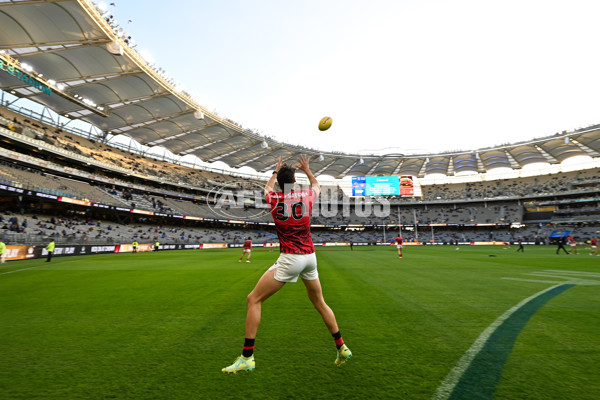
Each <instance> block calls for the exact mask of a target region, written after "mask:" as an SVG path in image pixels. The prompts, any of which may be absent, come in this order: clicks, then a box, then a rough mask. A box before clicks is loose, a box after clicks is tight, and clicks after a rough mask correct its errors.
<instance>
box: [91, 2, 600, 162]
mask: <svg viewBox="0 0 600 400" xmlns="http://www.w3.org/2000/svg"><path fill="white" fill-rule="evenodd" d="M97 3H99V2H97ZM106 3H107V4H109V3H110V2H106ZM114 4H115V5H114V6H110V5H109V6H108V10H109V11H111V12H112V13H113V14H114V16H115V18H116V19H117V21H118V23H119V25H121V26H122V27H123V28H124V29H125V30H126V31H127V33H128V34H129V35H131V36H132V38H133V39H134V40H135V42H136V44H137V49H138V51H140V52H144V53H148V54H150V55H151V57H152V59H153V61H154V62H155V63H156V65H157V66H158V67H161V68H163V69H164V70H166V71H167V72H168V73H169V74H170V75H171V76H172V77H173V78H174V79H175V80H176V81H178V82H179V83H181V85H182V88H183V89H184V90H185V91H187V92H188V93H190V94H192V95H193V96H194V97H196V98H197V99H198V101H199V103H200V104H201V105H202V106H204V107H205V108H206V109H208V110H210V111H216V112H217V113H218V114H219V115H220V116H222V117H227V118H229V119H232V120H234V121H236V122H237V123H238V124H240V125H242V126H243V127H244V128H250V129H253V130H255V131H257V132H259V133H261V134H263V135H268V136H270V137H272V138H274V139H276V140H280V141H284V142H287V143H291V144H300V145H303V146H307V147H310V148H314V149H319V150H322V151H343V152H347V153H353V154H357V153H358V154H398V153H400V154H423V153H436V152H444V151H453V150H468V149H476V148H484V147H492V146H495V145H501V144H505V143H510V142H516V141H522V140H528V139H533V138H537V137H544V136H548V135H552V134H554V133H557V132H560V131H563V130H571V129H575V128H579V127H584V126H588V125H592V124H597V123H600V113H599V112H598V111H599V110H600V96H598V93H600V74H599V72H598V71H600V68H599V67H600V51H599V50H598V37H599V35H598V28H597V19H598V16H599V15H600V2H598V1H580V0H569V1H554V0H545V1H538V0H519V1H514V0H503V1H486V0H453V1H443V0H439V1H435V0H430V1H428V0H421V1H419V0H390V1H387V0H369V1H357V0H339V1H338V0H319V1H315V0H303V1H280V0H253V1H248V0H218V1H217V0H213V1H205V0H173V1H170V2H164V1H157V0H145V1H143V2H140V1H134V0H120V1H115V2H114ZM129 21H131V22H129ZM324 116H329V117H331V118H332V119H333V125H332V127H331V128H330V129H329V130H328V131H326V132H320V131H319V130H318V129H317V125H318V122H319V120H320V119H321V118H322V117H324Z"/></svg>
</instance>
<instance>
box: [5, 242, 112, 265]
mask: <svg viewBox="0 0 600 400" xmlns="http://www.w3.org/2000/svg"><path fill="white" fill-rule="evenodd" d="M118 247H119V246H118V245H110V246H95V245H76V246H59V245H57V246H56V247H55V248H54V254H53V256H57V257H60V256H77V255H88V254H101V253H115V252H116V251H117V250H116V249H117V248H118ZM47 256H48V251H47V250H46V248H45V246H6V260H7V261H11V260H26V259H33V258H42V257H47Z"/></svg>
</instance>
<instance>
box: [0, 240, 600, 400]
mask: <svg viewBox="0 0 600 400" xmlns="http://www.w3.org/2000/svg"><path fill="white" fill-rule="evenodd" d="M515 250H516V248H515V247H513V248H511V249H508V250H503V249H502V248H501V247H500V246H496V247H483V246H482V247H474V246H471V247H468V246H463V247H461V250H460V251H455V250H454V247H453V246H444V247H441V246H440V247H431V246H422V247H408V248H406V249H405V257H404V258H403V259H402V260H399V259H398V258H397V256H396V254H395V252H396V249H395V248H392V247H389V248H373V247H362V248H358V247H355V250H354V251H352V252H351V251H349V250H348V249H345V248H344V249H342V248H340V249H338V248H336V249H323V250H319V251H318V254H317V256H318V261H319V272H320V278H321V282H322V284H323V289H324V294H325V299H326V301H327V302H328V304H329V305H330V306H331V308H332V309H333V310H334V312H335V314H336V317H337V319H338V323H339V325H340V329H341V332H342V334H343V337H344V339H345V341H346V343H347V344H348V346H349V347H350V348H351V349H352V351H353V353H354V355H353V357H352V359H351V360H350V361H349V362H348V363H346V364H344V365H342V366H341V367H336V366H334V363H333V361H334V359H335V354H336V351H335V346H334V343H333V339H332V338H331V335H330V334H329V332H328V331H327V329H326V328H325V325H324V324H323V322H322V320H321V318H320V316H319V314H318V313H317V312H316V311H315V310H314V309H313V308H312V305H311V304H310V302H309V301H308V299H307V298H306V294H305V290H304V285H302V283H296V284H287V285H286V286H284V288H283V289H282V290H281V291H280V292H279V293H277V294H276V295H274V296H273V297H272V298H271V299H269V300H267V302H266V303H265V304H264V306H263V318H262V324H261V326H260V329H259V331H258V337H257V340H256V351H255V358H256V370H255V371H253V372H251V373H243V374H237V375H233V376H226V375H224V374H223V373H222V372H221V368H223V367H225V366H227V365H229V364H231V362H232V361H233V360H234V359H235V358H236V357H237V356H238V355H239V354H240V352H241V347H242V345H243V340H244V319H245V301H246V295H247V294H248V293H249V292H250V290H252V288H253V287H254V284H255V283H256V281H257V280H258V278H259V277H260V276H261V275H262V273H263V272H264V271H265V270H266V269H267V267H269V266H270V265H271V264H272V263H273V262H274V261H275V259H276V257H277V256H278V253H277V252H269V251H267V250H262V249H260V250H256V251H254V252H253V256H252V263H250V264H246V263H242V264H240V263H238V262H237V259H238V257H239V256H240V251H239V250H195V251H177V252H175V251H173V252H167V251H164V252H159V253H138V254H109V255H99V256H87V257H55V258H54V259H53V260H52V263H49V264H48V263H45V262H44V260H42V259H38V260H29V261H18V262H8V263H5V264H2V266H0V398H2V399H28V400H29V399H186V400H187V399H229V398H246V399H329V398H331V399H334V398H339V399H367V398H370V399H387V398H389V399H431V398H432V397H433V396H434V395H435V393H436V390H437V389H438V387H439V386H440V384H441V383H442V382H443V381H444V379H445V378H446V376H447V375H448V373H449V372H450V371H451V370H452V368H453V367H454V366H455V365H456V364H457V362H458V361H459V360H460V359H461V357H463V355H464V354H465V352H466V351H467V350H468V349H469V348H470V347H471V345H472V344H473V343H474V342H475V341H476V339H477V338H478V337H479V336H480V335H481V334H482V332H484V330H485V329H486V328H487V327H488V326H490V325H491V324H492V323H493V322H494V321H496V320H497V319H498V318H499V317H500V316H501V315H503V314H504V313H506V312H507V311H508V310H510V309H511V308H512V307H514V306H516V305H517V304H519V303H520V302H522V301H523V300H525V299H527V298H528V297H530V296H533V295H535V294H536V293H539V292H540V291H542V290H544V289H547V288H550V287H551V286H553V285H556V283H552V282H544V281H554V282H562V281H564V282H566V283H569V282H571V283H575V286H573V287H570V288H568V289H567V290H565V291H564V292H562V293H560V294H558V295H556V296H554V297H552V298H550V299H548V301H547V302H545V303H544V304H541V305H539V307H538V308H537V309H535V310H526V309H523V313H524V314H525V315H521V316H520V318H521V319H520V320H518V321H514V326H512V327H511V326H508V327H507V326H505V327H504V330H500V331H499V332H500V333H499V334H498V335H496V336H494V337H492V338H491V339H490V343H491V342H493V343H491V344H493V345H494V347H493V348H492V349H487V350H489V351H488V353H489V354H488V355H489V356H490V357H491V358H488V361H489V360H490V359H491V360H492V363H491V364H492V365H486V364H485V362H486V361H485V360H483V361H481V360H479V361H477V362H476V361H473V368H471V369H470V370H468V372H465V376H466V375H469V376H468V378H469V379H470V381H469V382H470V383H469V382H467V379H466V378H467V377H465V376H463V378H464V379H465V382H466V383H464V384H462V383H459V384H457V386H456V388H457V389H456V390H457V391H456V392H455V393H454V394H453V396H452V397H451V398H453V399H487V398H494V399H510V400H515V399H570V400H572V399H590V400H592V399H594V400H596V399H598V398H599V397H600V379H598V377H599V376H600V318H599V315H600V286H597V285H595V284H596V283H598V284H600V257H590V256H588V250H583V249H581V250H582V251H583V254H580V255H578V256H572V255H569V256H566V255H564V254H563V255H560V256H557V255H556V254H555V248H554V247H544V246H529V247H526V252H525V253H516V251H515ZM547 270H562V271H571V272H566V273H565V272H553V273H546V274H549V275H553V276H544V275H529V274H532V273H539V272H541V271H547ZM575 271H577V272H575ZM569 274H570V275H569ZM569 276H571V277H573V278H578V279H570V278H569ZM503 278H516V279H520V280H509V279H503ZM511 321H512V320H511ZM511 336H512V338H513V339H512V341H511ZM487 350H486V351H487ZM503 355H504V361H502V362H498V361H497V360H502V357H503ZM494 357H496V358H494ZM503 362H505V363H504V364H503ZM494 374H496V376H495V375H494ZM461 379H462V378H461ZM461 385H462V386H461ZM469 385H470V386H469ZM459 389H460V390H459Z"/></svg>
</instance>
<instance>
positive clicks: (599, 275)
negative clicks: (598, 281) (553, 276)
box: [542, 269, 600, 278]
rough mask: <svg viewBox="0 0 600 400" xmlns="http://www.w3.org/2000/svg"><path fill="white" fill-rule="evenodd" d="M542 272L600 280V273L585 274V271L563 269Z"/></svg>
mask: <svg viewBox="0 0 600 400" xmlns="http://www.w3.org/2000/svg"><path fill="white" fill-rule="evenodd" d="M542 272H552V273H559V274H561V275H576V276H587V277H589V278H600V273H599V272H584V271H565V270H562V269H546V270H544V271H542Z"/></svg>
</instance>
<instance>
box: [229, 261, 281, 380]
mask: <svg viewBox="0 0 600 400" xmlns="http://www.w3.org/2000/svg"><path fill="white" fill-rule="evenodd" d="M275 272H276V270H275V269H273V270H268V271H266V272H265V273H264V274H263V276H262V277H261V278H260V279H259V280H258V283H257V284H256V286H255V287H254V289H253V290H252V292H250V294H249V295H248V297H247V298H246V303H247V311H246V328H245V335H246V339H245V341H244V349H243V352H242V355H240V356H239V357H238V358H237V359H236V360H235V361H234V362H233V364H231V365H230V366H228V367H225V368H223V369H222V370H221V371H222V372H225V373H227V374H235V373H236V372H238V371H252V370H253V369H254V367H255V362H254V339H255V338H256V332H257V331H258V326H259V325H260V317H261V308H262V303H263V302H264V301H265V300H266V299H268V298H269V297H271V296H272V295H273V294H275V293H277V291H278V290H279V289H281V288H282V287H283V285H285V282H279V281H278V280H276V279H275Z"/></svg>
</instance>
